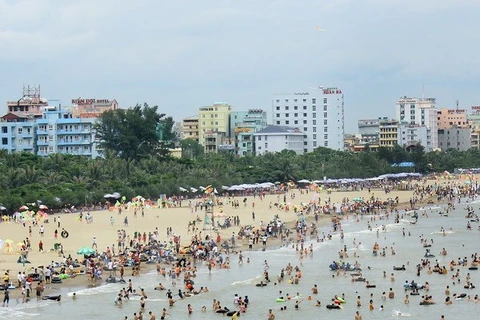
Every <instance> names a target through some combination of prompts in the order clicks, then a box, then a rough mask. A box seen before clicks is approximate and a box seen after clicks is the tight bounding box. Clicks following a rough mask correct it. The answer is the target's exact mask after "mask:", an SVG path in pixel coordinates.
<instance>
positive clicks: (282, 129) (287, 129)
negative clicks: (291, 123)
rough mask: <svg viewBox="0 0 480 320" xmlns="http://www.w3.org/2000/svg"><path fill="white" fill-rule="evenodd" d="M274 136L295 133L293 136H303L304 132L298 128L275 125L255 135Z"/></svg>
mask: <svg viewBox="0 0 480 320" xmlns="http://www.w3.org/2000/svg"><path fill="white" fill-rule="evenodd" d="M272 133H273V134H274V133H293V134H296V133H298V134H303V132H302V131H300V130H299V129H298V128H293V127H287V126H274V125H268V126H266V127H265V128H263V129H262V130H260V131H258V132H256V133H255V135H260V134H272Z"/></svg>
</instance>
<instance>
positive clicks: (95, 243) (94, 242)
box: [92, 237, 98, 249]
mask: <svg viewBox="0 0 480 320" xmlns="http://www.w3.org/2000/svg"><path fill="white" fill-rule="evenodd" d="M93 247H95V249H98V247H97V237H93V239H92V249H93Z"/></svg>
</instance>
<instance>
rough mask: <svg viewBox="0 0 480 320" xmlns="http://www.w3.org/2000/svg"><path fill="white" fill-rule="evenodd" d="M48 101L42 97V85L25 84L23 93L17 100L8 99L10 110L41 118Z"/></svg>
mask: <svg viewBox="0 0 480 320" xmlns="http://www.w3.org/2000/svg"><path fill="white" fill-rule="evenodd" d="M46 107H48V101H47V99H45V98H42V97H41V94H40V86H23V95H22V97H21V98H20V99H18V100H16V101H7V110H8V112H13V113H18V112H21V113H23V114H25V115H28V116H31V117H33V118H41V117H42V114H43V111H44V110H45V108H46Z"/></svg>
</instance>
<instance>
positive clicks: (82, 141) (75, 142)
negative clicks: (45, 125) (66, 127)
mask: <svg viewBox="0 0 480 320" xmlns="http://www.w3.org/2000/svg"><path fill="white" fill-rule="evenodd" d="M91 143H92V140H89V139H72V140H66V139H58V140H57V145H86V144H91Z"/></svg>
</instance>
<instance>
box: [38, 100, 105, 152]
mask: <svg viewBox="0 0 480 320" xmlns="http://www.w3.org/2000/svg"><path fill="white" fill-rule="evenodd" d="M95 121H96V118H73V117H72V113H71V112H70V111H64V110H46V111H45V112H44V113H43V116H42V119H38V120H37V121H36V145H37V154H38V155H39V156H47V155H49V154H51V153H63V154H71V155H79V156H85V157H89V158H96V157H99V156H101V155H100V150H99V149H98V144H97V142H96V140H95V133H94V124H95Z"/></svg>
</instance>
